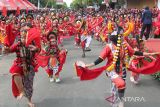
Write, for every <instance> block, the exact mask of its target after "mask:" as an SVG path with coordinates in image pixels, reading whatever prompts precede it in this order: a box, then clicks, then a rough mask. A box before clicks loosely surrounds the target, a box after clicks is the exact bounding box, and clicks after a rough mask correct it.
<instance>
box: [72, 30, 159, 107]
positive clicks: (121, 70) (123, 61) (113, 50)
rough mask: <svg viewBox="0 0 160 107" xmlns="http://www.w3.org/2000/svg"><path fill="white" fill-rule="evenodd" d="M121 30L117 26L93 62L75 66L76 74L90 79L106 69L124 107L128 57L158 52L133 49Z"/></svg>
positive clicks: (119, 105)
mask: <svg viewBox="0 0 160 107" xmlns="http://www.w3.org/2000/svg"><path fill="white" fill-rule="evenodd" d="M122 33H123V30H122V28H121V27H117V30H116V31H114V32H113V33H112V34H111V36H110V37H109V39H110V40H111V41H112V43H111V44H107V45H106V47H105V48H104V49H103V51H102V52H101V54H100V56H99V58H98V59H97V60H96V61H94V63H91V64H86V65H85V66H83V67H79V66H77V64H75V66H76V70H77V75H78V76H80V79H81V80H91V79H94V78H96V77H98V76H99V75H100V74H101V73H102V72H103V71H104V70H106V74H107V76H109V77H110V78H111V80H112V82H113V83H114V84H115V86H116V87H117V89H118V95H119V98H120V102H119V104H118V107H124V102H123V97H124V93H125V88H126V86H125V84H126V83H125V79H126V69H127V68H128V66H129V65H128V57H129V56H132V55H138V56H143V55H144V56H146V55H155V54H159V53H145V52H144V53H143V52H140V51H134V50H133V49H132V48H131V47H130V46H129V45H128V44H127V43H126V42H125V41H123V39H122V38H123V37H122ZM106 58H107V59H108V60H107V64H106V66H103V67H100V68H97V69H92V70H90V69H88V67H92V66H95V65H97V64H99V63H101V62H102V61H104V60H105V59H106Z"/></svg>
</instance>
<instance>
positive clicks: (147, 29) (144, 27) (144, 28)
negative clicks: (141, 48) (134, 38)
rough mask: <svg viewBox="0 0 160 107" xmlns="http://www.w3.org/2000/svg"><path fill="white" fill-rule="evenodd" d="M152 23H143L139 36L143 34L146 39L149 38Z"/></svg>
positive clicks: (141, 36)
mask: <svg viewBox="0 0 160 107" xmlns="http://www.w3.org/2000/svg"><path fill="white" fill-rule="evenodd" d="M151 28H152V24H143V26H142V29H141V34H140V38H141V39H142V38H143V35H144V36H145V38H146V40H147V39H148V38H149V34H150V32H151ZM145 30H146V33H145V34H144V31H145Z"/></svg>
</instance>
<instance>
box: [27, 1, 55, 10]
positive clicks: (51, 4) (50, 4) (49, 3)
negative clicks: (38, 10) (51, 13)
mask: <svg viewBox="0 0 160 107" xmlns="http://www.w3.org/2000/svg"><path fill="white" fill-rule="evenodd" d="M29 1H30V2H31V3H33V4H35V5H36V6H38V0H29ZM39 1H40V7H42V8H43V7H48V8H51V7H55V6H56V1H55V0H39Z"/></svg>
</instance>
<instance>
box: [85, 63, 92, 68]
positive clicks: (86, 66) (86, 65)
mask: <svg viewBox="0 0 160 107" xmlns="http://www.w3.org/2000/svg"><path fill="white" fill-rule="evenodd" d="M93 66H94V63H91V64H85V68H89V67H93Z"/></svg>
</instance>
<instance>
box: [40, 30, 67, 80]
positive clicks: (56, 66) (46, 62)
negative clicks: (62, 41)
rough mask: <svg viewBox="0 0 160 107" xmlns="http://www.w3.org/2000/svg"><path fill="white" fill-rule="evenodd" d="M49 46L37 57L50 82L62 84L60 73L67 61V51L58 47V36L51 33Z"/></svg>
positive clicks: (48, 37)
mask: <svg viewBox="0 0 160 107" xmlns="http://www.w3.org/2000/svg"><path fill="white" fill-rule="evenodd" d="M47 40H48V43H49V44H48V46H47V47H45V49H44V50H42V51H41V53H40V54H39V55H38V56H37V61H38V64H39V66H41V67H43V68H45V70H46V72H47V74H48V76H49V79H50V82H53V81H55V82H56V83H58V82H60V78H59V75H60V72H61V71H62V67H63V64H64V63H65V60H66V54H67V51H66V50H64V49H62V50H60V49H59V48H58V45H57V35H56V34H55V33H54V32H51V33H49V34H48V36H47Z"/></svg>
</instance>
